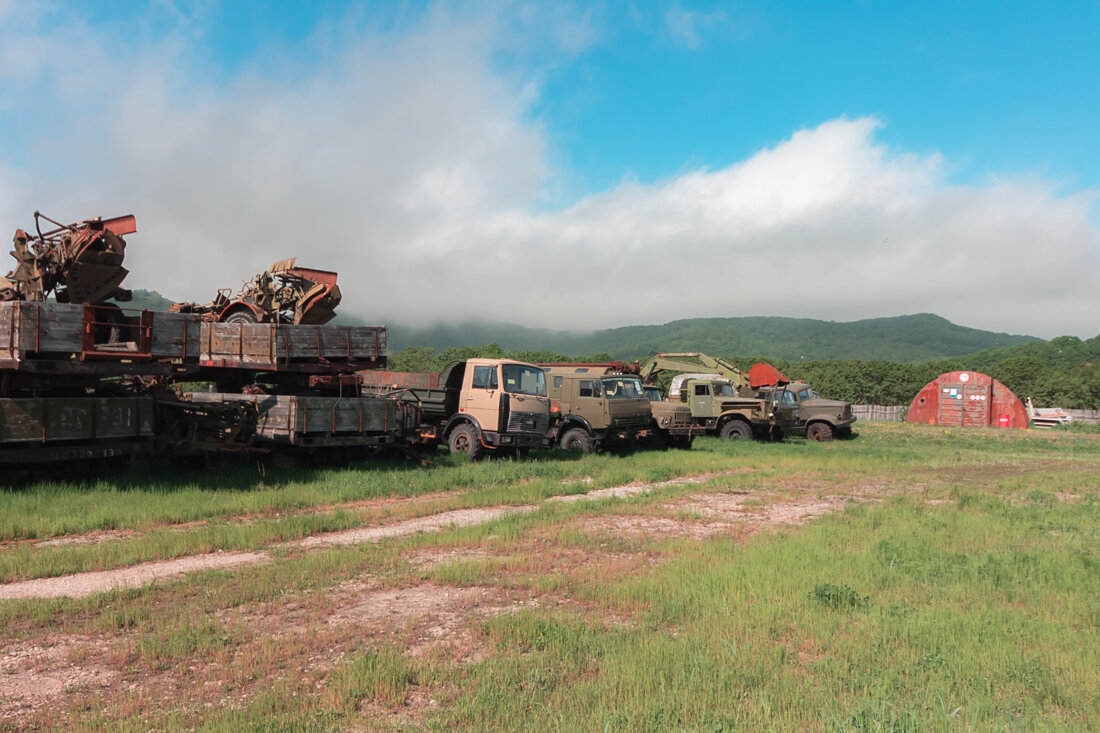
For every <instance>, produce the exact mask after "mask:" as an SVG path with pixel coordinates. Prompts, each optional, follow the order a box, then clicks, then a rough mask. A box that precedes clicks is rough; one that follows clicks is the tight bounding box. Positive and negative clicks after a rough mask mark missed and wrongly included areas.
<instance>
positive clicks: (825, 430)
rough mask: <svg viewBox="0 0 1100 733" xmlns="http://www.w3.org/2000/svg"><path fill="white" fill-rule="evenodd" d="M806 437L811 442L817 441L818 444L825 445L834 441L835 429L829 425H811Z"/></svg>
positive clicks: (816, 423) (821, 423) (807, 429)
mask: <svg viewBox="0 0 1100 733" xmlns="http://www.w3.org/2000/svg"><path fill="white" fill-rule="evenodd" d="M806 437H807V438H809V439H810V440H816V441H817V442H818V443H824V442H826V441H828V440H832V439H833V428H832V426H831V425H829V424H828V423H823V422H815V423H811V424H810V426H809V427H808V428H806Z"/></svg>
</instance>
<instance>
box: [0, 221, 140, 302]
mask: <svg viewBox="0 0 1100 733" xmlns="http://www.w3.org/2000/svg"><path fill="white" fill-rule="evenodd" d="M43 221H46V222H48V223H49V224H52V225H54V227H56V228H54V229H49V230H47V231H42V222H43ZM34 228H35V235H34V236H32V235H30V234H28V233H27V232H25V231H24V230H22V229H18V230H16V232H15V238H14V240H13V243H14V245H15V246H14V249H13V250H12V252H11V256H12V257H14V258H15V260H16V263H17V264H16V267H15V269H14V270H12V271H11V272H9V273H8V274H7V277H4V278H0V301H8V300H25V301H31V302H45V300H46V298H47V297H48V296H49V295H50V294H51V293H52V294H53V295H54V297H55V298H56V300H57V302H59V303H78V304H84V303H87V304H91V305H96V304H100V303H103V302H104V301H106V300H108V299H114V300H118V301H128V300H130V298H131V293H130V291H129V290H125V289H123V288H120V287H119V285H120V284H121V283H122V281H123V280H124V279H125V278H126V275H127V274H128V271H127V270H126V268H125V267H123V266H122V261H123V260H124V259H125V257H126V241H125V240H124V239H123V236H124V235H126V234H132V233H133V232H135V231H137V220H136V219H135V218H134V216H133V215H126V216H119V217H115V218H113V219H103V218H101V217H96V218H93V219H85V220H84V221H81V222H77V223H75V224H62V223H60V222H58V221H55V220H53V219H51V218H50V217H48V216H46V215H44V214H42V213H41V212H38V211H36V212H34Z"/></svg>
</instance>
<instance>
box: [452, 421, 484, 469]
mask: <svg viewBox="0 0 1100 733" xmlns="http://www.w3.org/2000/svg"><path fill="white" fill-rule="evenodd" d="M447 446H448V447H449V448H450V449H451V453H465V454H466V455H468V456H469V457H470V460H471V461H476V460H478V459H479V458H481V456H482V455H483V454H484V453H485V446H483V445H482V444H481V440H480V439H479V438H478V436H477V430H476V429H475V428H474V426H473V425H459V426H458V427H457V428H455V429H454V430H453V431H451V436H450V438H448V439H447Z"/></svg>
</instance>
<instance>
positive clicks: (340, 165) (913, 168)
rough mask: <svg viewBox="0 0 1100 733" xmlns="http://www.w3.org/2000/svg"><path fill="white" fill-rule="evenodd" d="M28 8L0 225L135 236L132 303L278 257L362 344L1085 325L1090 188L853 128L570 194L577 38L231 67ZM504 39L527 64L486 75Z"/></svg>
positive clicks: (484, 26)
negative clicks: (128, 229)
mask: <svg viewBox="0 0 1100 733" xmlns="http://www.w3.org/2000/svg"><path fill="white" fill-rule="evenodd" d="M46 12H47V11H45V10H42V11H41V14H39V15H37V16H36V15H35V14H33V13H20V14H19V18H16V13H15V6H14V4H7V5H5V4H3V3H0V21H3V22H0V27H4V28H5V30H2V31H0V131H2V132H3V133H4V137H5V138H7V139H8V140H9V141H14V142H9V144H7V145H6V146H4V147H0V224H3V225H5V226H8V227H9V228H10V229H11V230H13V231H14V229H15V228H16V227H26V226H28V225H30V224H31V223H32V219H31V212H33V211H34V210H35V209H40V210H42V211H43V212H44V213H47V214H49V215H50V216H53V217H55V218H63V219H70V220H75V219H78V218H84V217H88V216H94V215H104V216H114V215H118V214H122V213H134V214H136V215H137V217H138V227H139V231H138V233H137V234H135V235H132V236H131V237H129V243H130V247H129V250H128V253H127V266H128V267H129V269H130V271H131V275H130V277H129V279H128V280H127V285H128V286H130V287H140V288H148V289H153V290H157V291H159V292H161V293H164V294H166V295H169V296H172V297H176V298H180V299H187V300H203V299H207V298H210V297H212V296H213V294H214V290H215V289H216V288H218V287H225V286H231V287H236V286H237V285H238V284H239V283H240V281H242V280H245V279H247V278H249V277H250V276H251V275H253V274H254V273H256V272H258V271H259V270H261V269H263V268H264V267H266V266H267V265H269V264H270V263H271V262H273V261H274V260H277V259H281V258H283V257H287V256H298V258H299V262H300V263H301V264H303V265H307V266H313V267H319V268H325V269H335V270H338V271H339V272H340V278H341V286H342V289H343V292H344V304H343V306H342V310H345V311H347V312H349V313H350V314H353V315H355V316H358V317H361V318H365V319H368V320H378V321H381V320H386V319H392V320H399V321H401V322H404V323H416V322H422V323H427V322H432V321H438V320H440V319H456V320H458V319H465V318H484V319H490V320H502V321H509V322H513V323H523V324H525V325H528V326H533V327H549V328H556V329H563V330H581V329H584V330H589V329H596V328H604V327H610V326H619V325H625V324H636V323H664V322H667V321H670V320H673V319H677V318H691V317H703V316H748V315H775V316H792V317H807V318H821V319H829V320H855V319H860V318H868V317H876V316H887V315H895V314H901V313H919V312H935V313H938V314H940V315H942V316H944V317H945V318H948V319H949V320H951V321H952V322H954V323H958V324H962V325H965V326H971V327H976V328H982V329H988V330H993V331H1007V332H1012V333H1030V334H1035V335H1038V336H1042V337H1045V338H1049V337H1052V336H1055V335H1059V334H1066V333H1068V334H1073V335H1078V336H1082V337H1088V336H1092V335H1095V334H1096V332H1097V330H1098V329H1097V326H1096V321H1095V314H1096V313H1097V312H1100V288H1097V287H1096V286H1095V279H1096V273H1097V272H1098V271H1100V228H1098V226H1097V221H1096V218H1095V208H1094V206H1095V201H1096V192H1095V191H1085V192H1078V193H1074V194H1071V195H1063V194H1062V193H1061V192H1060V190H1059V186H1058V182H1057V181H1049V180H1043V179H1040V178H1036V177H1033V176H1022V177H1006V178H1003V179H1000V180H990V181H988V182H985V183H983V184H981V185H970V186H964V185H956V184H952V183H951V182H950V172H951V169H952V166H953V161H950V160H946V159H944V158H943V157H942V156H940V155H938V154H918V153H914V152H910V151H906V150H897V149H891V148H889V147H888V146H886V145H884V144H882V143H881V142H880V141H879V140H878V139H877V135H878V131H879V130H881V129H882V126H883V124H884V123H883V122H882V121H880V120H878V119H876V118H874V117H859V118H844V117H841V118H836V119H830V120H822V121H819V122H818V123H817V124H816V125H814V126H811V127H807V128H805V129H800V130H792V131H788V136H787V137H786V138H785V139H783V140H781V141H779V142H776V143H774V144H772V145H770V146H768V147H767V148H765V149H761V150H759V151H758V152H756V153H755V154H753V155H752V156H750V157H748V158H747V159H745V160H742V161H737V162H734V163H732V164H728V165H722V166H714V167H699V168H697V169H692V170H684V171H681V172H680V173H678V174H676V175H673V176H670V177H667V178H665V179H662V180H658V181H654V182H643V181H636V180H630V179H624V180H623V181H622V182H620V183H619V184H618V185H617V186H615V187H614V188H613V189H611V190H606V191H599V192H595V193H592V192H573V191H570V184H569V181H570V171H568V170H563V169H562V168H561V167H560V165H558V164H557V161H558V160H559V157H560V156H558V155H557V154H556V144H557V143H556V141H555V140H554V138H553V136H552V135H551V133H550V132H549V131H548V130H547V129H546V128H545V127H544V126H543V125H542V124H541V123H540V121H539V119H538V117H537V114H536V113H535V110H536V108H537V103H538V100H539V74H540V71H541V70H545V69H546V68H547V67H549V66H552V64H553V63H568V61H569V59H570V58H572V57H573V55H575V54H577V53H579V52H580V50H581V49H582V48H583V46H584V43H589V42H594V39H592V38H589V37H588V36H585V33H587V32H589V31H590V29H586V27H585V26H584V25H583V23H581V22H580V21H577V20H576V19H570V18H561V17H556V18H554V19H552V22H549V23H543V22H542V21H543V20H545V19H539V18H530V17H524V16H522V14H519V13H518V12H517V13H515V14H513V15H510V16H507V17H505V16H503V15H502V14H501V13H499V12H498V13H497V14H492V13H484V14H479V15H474V16H471V17H456V16H453V15H447V14H446V13H444V12H443V11H439V12H431V13H428V14H426V15H425V16H424V17H423V18H419V19H416V20H415V21H412V22H408V23H403V24H399V26H398V27H396V28H393V27H387V28H380V27H376V26H371V25H370V24H358V25H356V24H347V26H348V27H350V28H351V30H349V29H348V27H345V25H337V26H334V27H318V28H317V29H316V30H315V32H314V33H313V34H312V35H311V36H310V37H309V38H308V39H307V40H306V41H304V42H302V43H300V44H292V45H289V46H287V45H283V46H278V47H271V48H264V49H263V54H262V55H258V56H256V57H255V58H252V59H249V60H245V61H243V62H241V63H240V64H239V65H236V66H234V67H232V68H228V67H225V66H219V65H216V64H213V63H211V60H210V59H209V58H207V57H206V56H204V54H203V53H202V52H201V49H202V48H203V43H202V36H203V34H204V33H206V32H208V31H209V29H208V28H206V27H204V26H203V24H202V18H201V17H188V18H182V19H179V20H177V21H176V22H173V23H168V24H166V25H165V26H164V27H158V28H154V29H149V32H148V33H147V34H146V35H144V36H138V37H131V38H129V39H127V42H126V43H119V42H118V41H119V38H118V37H112V36H111V35H110V34H105V33H104V32H103V29H102V28H97V29H96V31H95V32H91V31H90V30H89V29H88V28H87V27H86V25H85V21H82V20H80V19H79V18H77V19H64V18H58V17H53V16H47V15H45V13H46ZM569 24H573V25H572V26H571V27H572V31H571V32H565V30H564V29H566V28H567V27H570V26H569ZM540 25H545V26H546V27H542V28H540ZM578 28H579V29H580V30H577V29H578ZM123 30H125V29H123ZM582 31H583V32H582ZM517 33H520V34H523V33H527V34H537V35H538V36H539V38H541V39H542V43H543V44H544V47H543V50H542V51H541V52H540V53H541V55H540V56H539V58H538V59H535V60H531V59H528V60H527V63H524V64H510V65H502V64H501V63H499V55H500V54H501V53H502V52H503V50H504V49H505V48H506V47H507V46H508V45H509V44H515V43H516V38H517ZM577 38H583V39H586V40H585V41H584V43H580V42H578V41H577V40H576V39H577ZM563 202H564V203H563Z"/></svg>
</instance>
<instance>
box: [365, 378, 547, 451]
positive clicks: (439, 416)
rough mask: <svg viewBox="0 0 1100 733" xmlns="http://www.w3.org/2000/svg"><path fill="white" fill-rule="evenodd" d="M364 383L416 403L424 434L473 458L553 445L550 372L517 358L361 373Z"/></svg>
mask: <svg viewBox="0 0 1100 733" xmlns="http://www.w3.org/2000/svg"><path fill="white" fill-rule="evenodd" d="M358 375H359V381H360V383H361V384H362V385H363V387H364V388H365V389H367V390H369V391H371V392H373V393H375V394H385V395H390V396H393V397H397V398H399V399H402V400H405V401H408V402H413V403H415V404H416V405H417V406H418V407H419V408H420V410H421V411H422V414H423V416H424V424H423V425H422V426H421V430H420V438H421V440H423V441H426V442H428V443H429V444H435V443H436V442H437V441H441V442H444V443H446V445H447V446H448V447H449V448H450V450H451V452H452V453H459V452H462V453H466V454H467V455H469V456H470V458H472V459H475V460H476V459H478V458H481V457H482V456H483V455H485V453H486V452H487V451H507V452H513V453H523V452H525V451H527V450H528V449H530V448H541V447H545V446H547V445H548V444H549V438H548V436H547V433H548V431H549V429H550V398H549V397H548V396H547V394H546V374H545V372H543V371H542V369H540V368H539V367H537V366H535V365H534V364H526V363H524V362H521V361H515V360H514V359H467V360H465V361H453V362H451V363H450V364H448V365H447V366H446V367H445V368H444V369H443V371H442V372H440V373H439V374H438V375H436V374H421V373H415V372H386V371H375V370H367V371H361V372H358Z"/></svg>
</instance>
